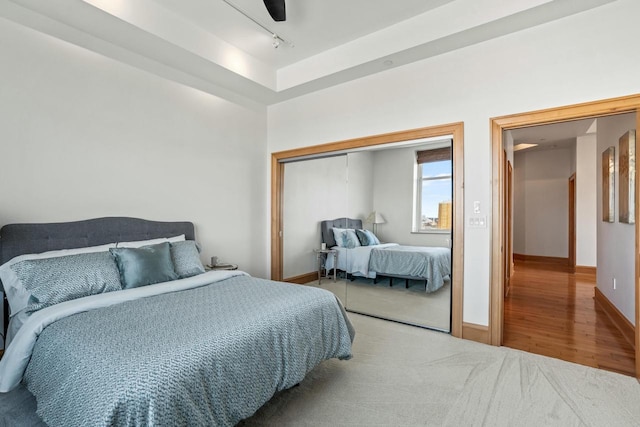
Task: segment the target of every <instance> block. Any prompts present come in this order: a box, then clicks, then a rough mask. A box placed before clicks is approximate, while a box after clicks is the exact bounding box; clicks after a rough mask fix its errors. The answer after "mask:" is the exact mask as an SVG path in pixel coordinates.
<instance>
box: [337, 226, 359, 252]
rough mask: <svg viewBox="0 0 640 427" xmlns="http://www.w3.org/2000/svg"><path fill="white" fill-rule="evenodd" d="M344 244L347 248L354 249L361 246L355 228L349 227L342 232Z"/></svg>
mask: <svg viewBox="0 0 640 427" xmlns="http://www.w3.org/2000/svg"><path fill="white" fill-rule="evenodd" d="M341 236H342V245H339V246H343V247H345V248H348V249H353V248H355V247H356V246H360V240H358V236H357V235H356V232H355V231H354V230H351V229H348V230H345V231H343V232H342V234H341Z"/></svg>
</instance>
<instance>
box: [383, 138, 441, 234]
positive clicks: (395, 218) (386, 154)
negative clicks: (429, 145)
mask: <svg viewBox="0 0 640 427" xmlns="http://www.w3.org/2000/svg"><path fill="white" fill-rule="evenodd" d="M440 145H441V144H440ZM438 146H439V145H438ZM425 148H426V147H424V146H420V147H408V148H396V149H393V150H382V151H376V152H375V153H374V167H373V169H374V171H375V174H374V179H373V181H374V186H373V191H374V194H373V208H374V210H375V211H376V212H379V213H380V214H381V215H382V216H383V217H384V219H385V220H386V221H387V222H386V223H384V224H378V226H377V231H378V232H377V234H378V237H379V238H380V240H382V241H384V242H394V243H400V244H403V245H416V246H449V239H450V234H449V233H429V234H425V233H412V226H413V199H414V197H415V196H414V169H415V165H416V151H419V150H421V149H425Z"/></svg>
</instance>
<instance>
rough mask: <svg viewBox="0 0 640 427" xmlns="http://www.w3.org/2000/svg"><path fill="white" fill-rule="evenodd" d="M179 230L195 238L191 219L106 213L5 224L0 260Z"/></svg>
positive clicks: (0, 233) (172, 233)
mask: <svg viewBox="0 0 640 427" xmlns="http://www.w3.org/2000/svg"><path fill="white" fill-rule="evenodd" d="M180 234H184V235H185V238H186V239H187V240H195V232H194V228H193V223H191V222H157V221H147V220H144V219H138V218H127V217H107V218H96V219H88V220H85V221H75V222H58V223H44V224H8V225H5V226H4V227H2V228H1V229H0V264H4V263H5V262H7V261H9V260H10V259H11V258H14V257H16V256H18V255H23V254H37V253H40V252H46V251H53V250H58V249H71V248H82V247H86V246H97V245H104V244H106V243H112V242H124V241H127V240H130V241H131V240H146V239H156V238H159V237H172V236H178V235H180Z"/></svg>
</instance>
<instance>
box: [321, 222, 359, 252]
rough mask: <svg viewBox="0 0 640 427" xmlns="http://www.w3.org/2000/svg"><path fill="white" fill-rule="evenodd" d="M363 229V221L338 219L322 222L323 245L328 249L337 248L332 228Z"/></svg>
mask: <svg viewBox="0 0 640 427" xmlns="http://www.w3.org/2000/svg"><path fill="white" fill-rule="evenodd" d="M334 227H335V228H362V220H361V219H353V218H338V219H331V220H327V221H321V222H320V231H321V236H322V243H326V244H327V247H328V248H332V247H334V246H336V240H335V238H334V237H333V231H332V230H331V229H332V228H334Z"/></svg>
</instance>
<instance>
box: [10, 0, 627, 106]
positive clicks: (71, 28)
mask: <svg viewBox="0 0 640 427" xmlns="http://www.w3.org/2000/svg"><path fill="white" fill-rule="evenodd" d="M0 1H1V6H2V7H0V17H4V18H6V19H9V20H12V21H14V22H17V23H19V24H22V25H25V26H27V27H30V28H33V29H35V30H37V31H41V32H43V33H46V34H49V35H51V36H54V37H57V38H59V39H61V40H64V41H66V42H69V43H73V44H76V45H78V46H81V47H84V48H86V49H90V50H92V51H94V52H97V53H99V54H102V55H105V56H108V57H110V58H113V59H115V60H118V61H121V62H123V63H126V64H129V65H131V66H134V67H138V68H140V69H143V70H145V71H147V72H150V73H153V74H156V75H158V76H160V77H163V78H167V79H171V80H174V81H176V82H178V83H181V84H185V85H188V86H191V87H194V88H196V89H199V90H202V91H205V92H209V93H211V94H214V95H216V96H219V97H222V98H225V99H228V100H231V101H233V102H237V103H240V104H242V105H246V106H250V107H257V108H262V107H263V106H265V105H270V104H274V103H277V102H282V101H285V100H287V99H291V98H294V97H297V96H301V95H304V94H307V93H311V92H314V91H318V90H322V89H325V88H328V87H331V86H334V85H337V84H341V83H344V82H347V81H350V80H354V79H358V78H361V77H364V76H367V75H371V74H375V73H379V72H385V71H387V70H389V69H391V68H394V67H400V66H403V65H406V64H410V63H413V62H416V61H420V60H423V59H426V58H430V57H433V56H437V55H441V54H444V53H446V52H450V51H453V50H456V49H461V48H464V47H467V46H471V45H474V44H478V43H482V42H484V41H487V40H491V39H493V38H496V37H501V36H504V35H507V34H510V33H514V32H517V31H522V30H525V29H528V28H531V27H534V26H537V25H542V24H545V23H547V22H551V21H554V20H558V19H562V18H564V17H567V16H571V15H574V14H577V13H581V12H583V11H585V10H589V9H593V8H597V7H600V6H602V5H604V4H607V3H612V2H614V1H617V0H581V1H579V2H577V1H574V0H511V1H509V2H505V1H504V0H395V1H388V0H386V1H383V0H287V21H285V22H274V21H273V20H271V18H270V17H269V15H268V13H267V12H266V9H265V7H264V4H263V1H262V0H228V1H229V2H231V3H233V4H234V5H235V6H236V7H238V8H239V9H241V10H242V11H244V12H246V13H247V14H249V15H250V16H251V17H252V18H253V19H255V20H256V21H258V22H260V23H261V24H262V25H264V26H266V27H267V28H269V29H270V30H272V31H274V32H275V33H277V34H278V35H280V36H281V37H283V38H284V39H286V40H288V41H291V42H292V43H293V44H294V45H295V46H294V47H291V46H288V45H287V44H286V43H282V44H281V45H280V47H278V49H274V48H273V46H272V42H273V38H272V35H271V34H269V33H268V32H267V31H265V30H263V29H262V28H260V26H258V25H256V24H255V23H253V22H251V20H249V19H247V18H246V17H244V16H243V15H242V14H240V13H238V12H237V11H236V10H235V9H234V8H232V7H231V6H229V5H228V4H227V3H225V1H223V0H56V1H42V0H0Z"/></svg>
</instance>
